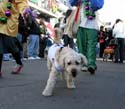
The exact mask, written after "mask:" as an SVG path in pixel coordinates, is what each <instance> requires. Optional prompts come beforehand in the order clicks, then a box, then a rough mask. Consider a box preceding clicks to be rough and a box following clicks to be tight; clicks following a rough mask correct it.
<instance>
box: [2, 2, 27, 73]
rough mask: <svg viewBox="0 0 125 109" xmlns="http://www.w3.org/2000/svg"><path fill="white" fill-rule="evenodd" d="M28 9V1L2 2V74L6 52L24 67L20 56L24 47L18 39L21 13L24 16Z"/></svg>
mask: <svg viewBox="0 0 125 109" xmlns="http://www.w3.org/2000/svg"><path fill="white" fill-rule="evenodd" d="M27 7H28V2H27V0H0V74H1V64H2V60H1V58H2V57H3V53H5V52H11V53H12V55H13V57H14V58H15V60H16V63H17V64H19V65H22V62H21V60H20V55H19V51H20V49H21V48H22V47H21V46H20V45H19V43H18V40H17V38H16V37H17V34H18V17H19V13H21V14H22V15H23V13H24V11H25V9H26V8H27ZM17 70H19V69H17ZM13 73H17V72H13Z"/></svg>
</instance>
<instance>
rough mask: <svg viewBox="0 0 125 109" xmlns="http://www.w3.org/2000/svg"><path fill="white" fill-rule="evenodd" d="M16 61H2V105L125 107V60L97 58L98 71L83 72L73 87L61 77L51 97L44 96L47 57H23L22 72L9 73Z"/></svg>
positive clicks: (21, 108) (0, 108) (25, 108)
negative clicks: (118, 62) (71, 88)
mask: <svg viewBox="0 0 125 109" xmlns="http://www.w3.org/2000/svg"><path fill="white" fill-rule="evenodd" d="M14 64H15V62H13V61H7V62H4V63H3V69H2V71H3V72H4V73H3V78H1V79H0V109H125V64H115V63H112V62H102V61H97V65H98V70H97V71H96V74H95V75H93V76H92V75H90V74H89V72H80V73H79V75H78V76H77V78H76V81H75V82H76V86H77V88H76V89H74V90H69V89H67V88H66V84H65V82H64V81H61V80H60V79H58V81H57V85H56V87H55V90H54V95H53V96H51V97H44V96H42V91H43V89H44V87H45V84H46V81H47V78H48V70H47V67H46V60H45V59H42V60H32V61H24V68H23V70H22V72H21V74H19V75H12V74H11V73H10V72H11V69H12V68H13V65H14Z"/></svg>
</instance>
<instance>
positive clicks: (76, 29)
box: [72, 4, 80, 37]
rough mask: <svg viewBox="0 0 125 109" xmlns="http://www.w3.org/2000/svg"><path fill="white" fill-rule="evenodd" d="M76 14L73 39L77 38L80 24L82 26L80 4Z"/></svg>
mask: <svg viewBox="0 0 125 109" xmlns="http://www.w3.org/2000/svg"><path fill="white" fill-rule="evenodd" d="M74 14H75V16H74V21H73V25H72V33H73V37H76V36H77V32H78V28H79V24H80V4H79V6H78V7H77V10H76V12H75V13H74Z"/></svg>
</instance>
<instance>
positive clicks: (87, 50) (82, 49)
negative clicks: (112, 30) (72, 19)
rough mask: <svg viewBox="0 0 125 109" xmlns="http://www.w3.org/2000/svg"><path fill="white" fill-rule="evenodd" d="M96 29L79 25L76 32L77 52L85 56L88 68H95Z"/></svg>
mask: <svg viewBox="0 0 125 109" xmlns="http://www.w3.org/2000/svg"><path fill="white" fill-rule="evenodd" d="M97 35H98V31H97V30H95V29H88V28H82V27H80V28H79V29H78V34H77V46H78V50H79V53H82V54H84V55H85V56H86V58H87V60H88V68H89V67H91V68H94V69H95V68H96V44H97Z"/></svg>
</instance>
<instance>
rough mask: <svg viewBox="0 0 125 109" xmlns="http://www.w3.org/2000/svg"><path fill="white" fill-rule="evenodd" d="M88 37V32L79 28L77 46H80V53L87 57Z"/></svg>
mask: <svg viewBox="0 0 125 109" xmlns="http://www.w3.org/2000/svg"><path fill="white" fill-rule="evenodd" d="M86 43H87V35H86V31H85V29H84V28H79V29H78V34H77V46H78V52H79V53H82V54H84V55H85V56H87V54H86V53H87V45H86Z"/></svg>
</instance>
